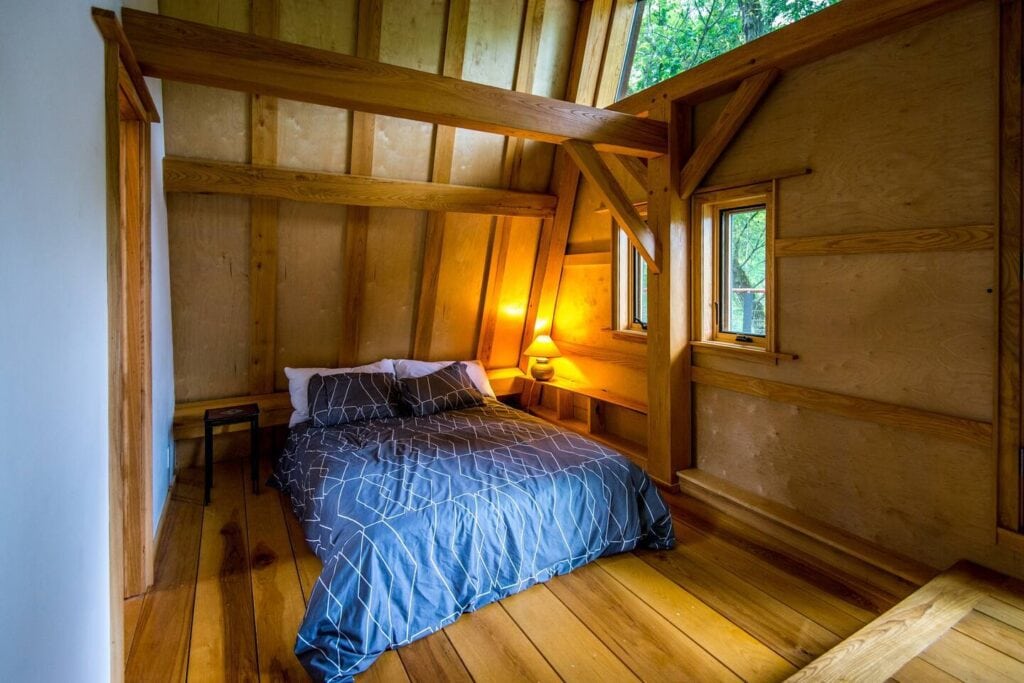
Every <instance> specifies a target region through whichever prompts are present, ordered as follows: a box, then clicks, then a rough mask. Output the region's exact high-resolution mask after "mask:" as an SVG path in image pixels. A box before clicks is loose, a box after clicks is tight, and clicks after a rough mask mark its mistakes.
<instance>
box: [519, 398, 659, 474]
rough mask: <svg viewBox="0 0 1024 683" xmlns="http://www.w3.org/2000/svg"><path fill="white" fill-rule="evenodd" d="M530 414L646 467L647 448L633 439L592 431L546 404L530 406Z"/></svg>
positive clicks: (585, 425) (581, 422)
mask: <svg viewBox="0 0 1024 683" xmlns="http://www.w3.org/2000/svg"><path fill="white" fill-rule="evenodd" d="M529 412H530V414H531V415H536V416H537V417H539V418H541V419H543V420H545V421H547V422H550V423H551V424H556V425H558V426H559V427H565V428H566V429H568V430H569V431H571V432H576V433H577V434H582V435H583V436H585V437H587V438H589V439H593V440H594V441H596V442H598V443H599V444H603V445H605V446H608V447H609V448H614V449H615V450H617V451H618V452H619V453H622V454H623V455H624V456H626V457H627V458H629V459H630V460H632V461H633V462H634V463H635V464H636V465H637V466H638V467H641V468H646V467H647V449H646V448H644V447H643V446H642V445H640V444H638V443H636V442H635V441H630V440H629V439H625V438H623V437H621V436H616V435H615V434H607V433H605V432H592V431H590V428H589V427H588V426H587V423H586V422H584V421H583V420H580V419H578V418H575V417H562V418H560V417H558V411H557V410H555V409H554V408H548V407H547V406H539V405H538V406H531V407H530V410H529Z"/></svg>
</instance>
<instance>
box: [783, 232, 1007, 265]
mask: <svg viewBox="0 0 1024 683" xmlns="http://www.w3.org/2000/svg"><path fill="white" fill-rule="evenodd" d="M994 242H995V228H994V226H992V225H964V226H960V227H956V228H921V229H918V230H885V231H882V232H860V233H854V234H848V235H820V236H814V237H791V238H789V239H777V240H775V257H776V258H779V257H782V256H828V255H831V254H896V253H903V252H922V251H979V250H983V249H991V248H992V246H993V244H994Z"/></svg>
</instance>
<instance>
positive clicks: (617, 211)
mask: <svg viewBox="0 0 1024 683" xmlns="http://www.w3.org/2000/svg"><path fill="white" fill-rule="evenodd" d="M562 149H564V150H565V151H566V152H568V154H569V156H570V157H572V160H573V161H575V162H576V165H577V166H578V167H579V169H580V170H581V171H582V172H583V175H584V176H586V178H587V180H589V181H590V182H591V183H592V184H593V185H594V186H595V187H596V188H597V190H598V192H600V194H601V196H602V197H603V198H604V201H605V203H606V204H607V205H608V208H609V210H610V211H611V212H612V215H613V216H615V220H617V221H618V222H619V226H620V227H621V228H622V229H623V230H624V231H625V232H626V234H627V235H628V236H629V241H630V242H631V243H632V244H633V246H634V247H636V249H637V251H639V252H640V255H641V256H642V257H643V259H644V261H646V262H647V268H648V270H649V271H650V272H652V273H655V274H656V273H658V272H659V265H658V258H659V255H658V246H657V245H658V240H657V237H656V236H655V234H654V232H653V231H652V230H651V228H650V227H648V225H647V223H646V222H645V221H644V220H643V219H642V218H641V217H640V214H639V213H637V211H636V207H634V206H633V203H632V202H631V201H630V200H629V196H628V195H627V194H626V192H625V190H623V189H622V186H621V185H619V181H618V179H616V178H615V176H614V175H612V172H611V171H610V170H608V167H607V166H606V165H605V163H604V160H603V159H602V158H601V155H600V154H598V153H597V151H596V150H595V149H594V148H593V147H592V146H590V145H588V144H586V143H583V142H580V141H578V140H569V141H567V142H564V143H562Z"/></svg>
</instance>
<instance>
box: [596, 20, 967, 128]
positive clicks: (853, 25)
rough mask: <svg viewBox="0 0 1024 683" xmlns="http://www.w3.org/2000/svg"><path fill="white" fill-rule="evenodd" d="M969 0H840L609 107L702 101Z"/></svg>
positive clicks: (636, 108)
mask: <svg viewBox="0 0 1024 683" xmlns="http://www.w3.org/2000/svg"><path fill="white" fill-rule="evenodd" d="M969 2H971V0H843V1H842V2H840V3H837V4H835V5H832V6H830V7H826V8H825V9H823V10H821V11H819V12H815V13H814V14H812V15H811V16H809V17H807V18H805V19H801V20H800V21H798V22H795V23H793V24H791V25H789V26H785V27H783V28H780V29H779V30H777V31H773V32H771V33H769V34H768V35H766V36H762V37H761V38H758V39H757V40H753V41H751V42H749V43H747V44H746V45H741V46H740V47H738V48H736V49H735V50H731V51H730V52H726V53H725V54H723V55H721V56H719V57H716V58H714V59H712V60H709V61H707V62H704V63H703V64H701V65H699V66H695V67H693V68H692V69H688V70H686V71H684V72H683V73H681V74H679V75H678V76H674V77H672V78H669V79H668V80H666V81H663V82H661V83H658V84H657V85H653V86H651V87H650V88H647V89H645V90H641V91H640V92H638V93H635V94H633V95H631V96H629V97H627V98H624V99H622V100H620V101H619V102H616V103H615V104H613V105H611V106H610V107H609V109H611V110H613V111H619V112H628V113H630V114H640V113H642V112H646V111H650V110H651V108H652V107H653V106H654V105H656V104H657V103H659V102H663V101H665V100H680V99H681V100H686V101H688V102H690V103H696V102H700V101H704V100H707V99H710V98H712V97H715V96H717V95H721V94H724V93H727V92H729V91H730V90H733V89H734V88H735V87H736V86H737V85H738V84H739V83H740V81H742V80H743V79H745V78H748V77H750V76H753V75H754V74H756V73H758V72H759V71H764V70H765V69H768V68H777V69H782V70H786V69H793V68H795V67H798V66H801V65H804V64H809V63H811V62H814V61H816V60H819V59H822V58H824V57H828V56H829V55H834V54H837V53H839V52H843V51H844V50H849V49H850V48H852V47H856V46H858V45H862V44H864V43H867V42H868V41H871V40H874V39H876V38H880V37H882V36H885V35H889V34H890V33H895V32H897V31H901V30H903V29H905V28H908V27H910V26H913V25H915V24H919V23H921V22H924V21H927V20H929V19H934V18H935V17H938V16H941V15H942V14H945V13H946V12H949V11H951V10H954V9H957V8H958V7H963V6H964V5H967V4H968V3H969Z"/></svg>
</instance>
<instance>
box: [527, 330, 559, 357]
mask: <svg viewBox="0 0 1024 683" xmlns="http://www.w3.org/2000/svg"><path fill="white" fill-rule="evenodd" d="M523 353H524V355H527V356H530V357H532V358H558V357H559V356H561V355H562V352H561V351H559V350H558V347H557V346H555V342H554V341H553V340H552V339H551V337H549V336H548V335H546V334H539V335H537V337H536V338H535V339H534V340H533V343H532V344H530V345H529V346H528V347H526V351H524V352H523Z"/></svg>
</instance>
